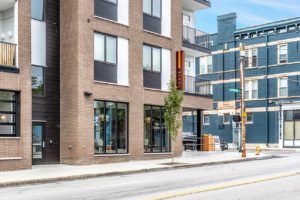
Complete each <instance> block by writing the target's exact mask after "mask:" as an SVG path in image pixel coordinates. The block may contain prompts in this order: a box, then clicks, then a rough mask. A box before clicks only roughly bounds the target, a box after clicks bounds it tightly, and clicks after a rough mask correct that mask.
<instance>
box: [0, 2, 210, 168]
mask: <svg viewBox="0 0 300 200" xmlns="http://www.w3.org/2000/svg"><path fill="white" fill-rule="evenodd" d="M209 7H210V2H209V1H207V0H182V1H181V0H176V1H171V0H143V1H141V0H77V1H74V0H60V1H59V0H31V2H30V1H22V0H18V1H16V0H2V1H1V2H0V39H1V41H0V83H1V84H0V170H1V171H3V170H18V169H30V168H31V166H32V164H52V163H63V164H74V165H83V164H96V163H107V162H120V161H128V160H133V159H157V158H165V157H170V150H171V141H170V138H169V137H168V134H167V132H166V128H165V126H164V118H163V109H162V107H163V104H164V97H165V96H166V95H167V90H168V83H169V81H170V77H171V76H172V77H176V73H177V71H178V69H181V70H183V72H184V71H186V70H187V68H185V69H186V70H184V66H185V65H187V66H188V67H189V71H187V72H186V74H187V75H189V76H192V77H194V78H189V77H187V76H186V77H184V80H185V84H182V85H185V86H186V87H185V99H184V102H183V107H184V111H185V110H193V112H196V113H197V116H198V117H199V119H200V116H201V112H202V110H203V109H211V108H212V97H211V95H208V94H206V93H201V92H199V91H200V88H201V87H203V86H201V84H200V85H199V84H197V80H196V79H195V72H194V71H195V63H196V62H195V59H196V57H198V56H203V55H208V54H209V53H210V49H209V36H208V35H207V34H204V33H202V32H201V34H199V33H200V32H197V31H196V30H195V29H194V28H193V26H191V28H185V27H189V26H188V24H185V23H191V22H192V21H191V20H193V21H194V12H195V11H196V10H201V9H205V8H209ZM182 21H183V23H180V22H182ZM182 24H184V26H183V25H182ZM183 52H185V53H183ZM184 55H187V59H186V60H184V61H185V62H183V61H181V62H178V60H179V59H181V60H183V59H184ZM178 58H179V59H178ZM188 73H189V74H188ZM181 78H183V77H181ZM187 83H189V84H191V85H194V87H192V88H191V87H189V85H187ZM187 88H188V90H187ZM181 89H184V87H181ZM200 121H201V120H200ZM198 133H199V134H201V126H200V123H199V125H198ZM172 145H175V154H176V155H180V154H181V151H182V140H181V134H180V135H179V137H178V140H177V143H176V144H172Z"/></svg>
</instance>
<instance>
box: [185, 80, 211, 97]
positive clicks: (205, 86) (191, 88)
mask: <svg viewBox="0 0 300 200" xmlns="http://www.w3.org/2000/svg"><path fill="white" fill-rule="evenodd" d="M210 85H211V84H210V80H207V79H200V78H197V77H194V76H190V75H185V76H184V92H187V93H192V94H202V95H210V94H211V93H212V91H211V86H210Z"/></svg>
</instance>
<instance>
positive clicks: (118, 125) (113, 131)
mask: <svg viewBox="0 0 300 200" xmlns="http://www.w3.org/2000/svg"><path fill="white" fill-rule="evenodd" d="M94 150H95V154H126V153H128V104H126V103H117V102H108V101H95V102H94Z"/></svg>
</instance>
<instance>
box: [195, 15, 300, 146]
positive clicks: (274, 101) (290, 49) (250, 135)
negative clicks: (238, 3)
mask: <svg viewBox="0 0 300 200" xmlns="http://www.w3.org/2000/svg"><path fill="white" fill-rule="evenodd" d="M299 26H300V17H299V18H293V19H286V20H282V21H278V22H273V23H269V24H263V25H258V26H254V27H248V28H243V29H239V30H236V14H235V13H231V14H227V15H223V16H219V17H218V33H216V34H213V35H211V40H212V41H213V42H212V43H213V46H211V52H212V55H213V72H212V73H209V74H199V64H197V68H198V69H197V68H196V71H197V76H198V77H201V78H203V79H208V80H210V81H211V84H212V85H213V99H214V108H213V109H214V110H210V111H205V112H204V114H205V115H209V122H210V123H209V125H204V126H203V131H204V133H207V134H212V135H218V136H220V139H221V140H224V141H227V142H228V143H231V142H232V117H233V115H235V114H237V113H239V108H240V102H239V100H240V94H239V93H231V92H229V88H240V83H239V76H240V73H239V68H240V66H239V65H240V64H239V62H240V60H239V48H238V47H239V44H240V43H243V44H244V46H245V49H246V50H247V49H249V51H250V50H251V49H256V50H257V66H255V67H249V68H247V69H246V70H245V76H246V80H257V83H258V98H256V99H248V100H246V112H249V113H250V112H251V113H253V123H249V124H247V125H246V131H247V137H246V141H247V143H260V144H267V145H268V144H278V143H279V139H280V138H279V119H278V118H279V117H278V116H279V114H278V113H279V104H280V103H281V102H292V101H299V99H300V28H299ZM281 44H287V57H288V59H287V62H286V63H283V64H282V63H278V60H279V58H278V55H279V51H278V46H279V45H281ZM250 60H251V57H250V59H249V62H250ZM197 62H199V59H197ZM280 77H287V78H288V87H287V90H288V95H287V96H285V97H280V96H279V94H278V91H279V90H278V84H279V83H278V79H279V78H280ZM222 103H223V104H222ZM225 104H226V105H225ZM229 104H230V105H229ZM232 105H233V106H232ZM247 109H248V111H247ZM267 110H268V111H267ZM224 113H230V114H231V120H230V124H223V114H224Z"/></svg>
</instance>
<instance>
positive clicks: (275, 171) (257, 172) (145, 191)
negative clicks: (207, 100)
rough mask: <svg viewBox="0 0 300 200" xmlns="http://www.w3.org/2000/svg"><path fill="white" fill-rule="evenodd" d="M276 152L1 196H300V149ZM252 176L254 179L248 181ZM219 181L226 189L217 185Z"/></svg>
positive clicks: (0, 193)
mask: <svg viewBox="0 0 300 200" xmlns="http://www.w3.org/2000/svg"><path fill="white" fill-rule="evenodd" d="M271 154H274V153H271ZM276 156H277V157H276V158H273V159H268V160H257V161H249V162H242V163H231V164H224V165H212V166H205V167H195V168H183V169H175V170H174V169H173V170H163V171H156V172H149V173H138V174H130V175H121V176H107V177H99V178H91V179H84V180H75V181H63V182H55V183H47V184H33V185H23V186H14V187H5V188H0V199H1V200H4V199H5V200H6V199H13V200H19V199H24V200H28V199H30V200H41V199H46V200H48V199H49V200H50V199H51V200H60V199H64V200H65V199H76V200H77V199H87V200H92V199H97V200H102V199H103V200H110V199H116V200H119V199H122V200H135V199H141V200H143V199H152V200H154V199H155V200H158V199H174V200H175V199H176V200H177V199H188V200H196V199H197V200H199V199H218V200H220V199H222V200H224V199H231V200H232V199H300V174H296V172H300V154H299V153H276ZM290 173H292V174H290ZM274 176H276V178H274V179H272V180H268V179H266V178H270V177H274ZM281 176H286V177H281ZM249 180H251V181H254V182H253V183H248V184H245V183H247V181H249ZM232 184H235V185H234V186H232ZM216 186H218V187H221V188H222V189H217V190H215V189H214V188H215V187H216ZM203 190H205V191H203ZM191 191H193V193H191ZM178 193H181V194H180V195H178ZM176 194H177V195H176ZM166 197H170V198H166Z"/></svg>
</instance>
